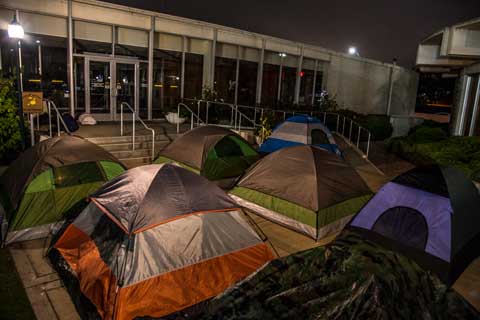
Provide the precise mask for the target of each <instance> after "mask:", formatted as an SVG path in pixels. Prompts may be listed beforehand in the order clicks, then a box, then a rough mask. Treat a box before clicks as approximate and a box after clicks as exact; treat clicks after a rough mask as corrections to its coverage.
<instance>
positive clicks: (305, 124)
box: [259, 115, 342, 155]
mask: <svg viewBox="0 0 480 320" xmlns="http://www.w3.org/2000/svg"><path fill="white" fill-rule="evenodd" d="M301 145H313V146H316V147H319V148H323V149H325V150H328V151H330V152H332V153H336V154H338V155H342V153H341V151H340V149H339V148H338V146H337V143H336V142H335V139H334V138H333V135H332V133H331V132H330V130H329V129H328V128H327V127H326V126H325V125H324V124H323V123H322V122H321V121H320V120H319V119H317V118H315V117H309V116H306V115H297V116H293V117H290V118H288V119H287V120H285V122H282V123H281V124H279V125H278V126H277V127H276V128H275V129H274V130H273V133H272V135H271V136H270V137H268V139H267V140H265V141H264V142H263V143H262V145H261V146H260V149H259V151H260V152H261V153H272V152H275V151H277V150H280V149H282V148H287V147H292V146H301Z"/></svg>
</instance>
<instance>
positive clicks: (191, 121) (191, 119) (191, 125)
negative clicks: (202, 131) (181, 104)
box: [190, 112, 193, 130]
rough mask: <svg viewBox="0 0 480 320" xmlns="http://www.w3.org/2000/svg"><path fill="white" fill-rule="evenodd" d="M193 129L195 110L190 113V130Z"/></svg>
mask: <svg viewBox="0 0 480 320" xmlns="http://www.w3.org/2000/svg"><path fill="white" fill-rule="evenodd" d="M192 129H193V112H192V113H190V130H192Z"/></svg>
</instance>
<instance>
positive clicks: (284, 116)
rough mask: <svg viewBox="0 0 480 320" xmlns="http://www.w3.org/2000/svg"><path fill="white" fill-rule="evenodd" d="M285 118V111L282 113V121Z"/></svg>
mask: <svg viewBox="0 0 480 320" xmlns="http://www.w3.org/2000/svg"><path fill="white" fill-rule="evenodd" d="M285 118H286V115H285V111H283V120H285Z"/></svg>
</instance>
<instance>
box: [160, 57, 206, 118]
mask: <svg viewBox="0 0 480 320" xmlns="http://www.w3.org/2000/svg"><path fill="white" fill-rule="evenodd" d="M181 72H182V54H181V53H180V52H175V51H168V50H158V49H155V50H154V60H153V105H152V112H153V117H154V118H158V117H160V116H162V114H163V113H165V112H167V111H168V110H169V109H171V108H173V107H175V106H177V104H178V103H179V102H180V90H181V88H180V85H181V79H180V76H181ZM200 85H201V80H200Z"/></svg>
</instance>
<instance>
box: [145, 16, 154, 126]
mask: <svg viewBox="0 0 480 320" xmlns="http://www.w3.org/2000/svg"><path fill="white" fill-rule="evenodd" d="M150 19H151V22H150V31H149V34H148V91H147V95H148V97H147V100H148V106H147V108H148V112H147V113H148V120H152V108H153V46H154V36H155V17H153V16H152V17H151V18H150Z"/></svg>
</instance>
